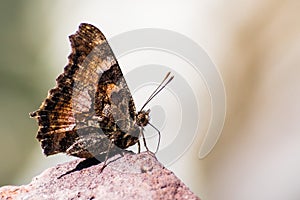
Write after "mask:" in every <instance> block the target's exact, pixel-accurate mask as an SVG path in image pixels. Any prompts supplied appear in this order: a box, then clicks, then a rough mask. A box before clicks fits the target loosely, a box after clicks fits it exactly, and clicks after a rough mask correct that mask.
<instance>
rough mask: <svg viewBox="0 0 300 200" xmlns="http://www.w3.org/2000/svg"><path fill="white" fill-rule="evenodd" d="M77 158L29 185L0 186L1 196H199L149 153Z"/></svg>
mask: <svg viewBox="0 0 300 200" xmlns="http://www.w3.org/2000/svg"><path fill="white" fill-rule="evenodd" d="M102 166H103V164H102V163H100V162H99V161H98V160H97V159H78V160H75V161H71V162H67V163H63V164H59V165H57V166H56V167H52V168H49V169H47V170H45V171H44V172H43V173H41V174H40V175H39V176H37V177H35V178H33V180H32V182H31V183H30V184H28V185H22V186H4V187H1V188H0V198H1V199H30V200H31V199H39V200H40V199H55V200H56V199H118V200H119V199H127V200H129V199H139V200H140V199H162V200H166V199H172V200H173V199H189V200H190V199H198V200H200V199H199V198H198V197H197V196H195V194H193V193H192V192H191V191H190V190H189V189H188V187H187V186H185V185H184V184H183V183H182V182H181V181H180V180H179V179H178V178H177V177H176V176H175V175H174V174H173V172H171V171H169V170H168V169H166V168H165V167H164V166H163V165H162V164H160V163H159V162H158V161H157V159H156V158H155V156H154V155H153V154H152V153H150V152H143V153H140V154H132V153H129V152H127V153H124V154H123V155H120V154H118V155H115V156H113V157H111V158H110V159H109V160H108V162H107V166H106V167H105V168H104V169H103V171H102V172H101V170H102Z"/></svg>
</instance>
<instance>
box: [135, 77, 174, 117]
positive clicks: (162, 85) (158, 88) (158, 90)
mask: <svg viewBox="0 0 300 200" xmlns="http://www.w3.org/2000/svg"><path fill="white" fill-rule="evenodd" d="M170 74H171V72H168V73H167V75H166V76H165V78H164V79H163V80H162V82H161V83H160V84H159V86H158V87H157V88H156V89H155V90H154V91H153V92H152V94H151V95H150V97H149V98H148V100H147V101H146V102H145V104H144V105H143V107H142V108H141V110H140V111H142V110H143V109H144V108H145V106H146V105H147V104H148V103H149V102H150V101H151V100H152V99H153V98H154V97H155V96H156V95H157V94H158V93H159V92H160V91H161V90H162V89H164V88H165V87H166V86H167V85H168V84H169V83H170V82H171V81H172V80H173V78H174V76H171V77H170V78H169V79H168V77H169V76H170ZM166 80H167V82H165V81H166Z"/></svg>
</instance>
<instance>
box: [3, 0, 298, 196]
mask: <svg viewBox="0 0 300 200" xmlns="http://www.w3.org/2000/svg"><path fill="white" fill-rule="evenodd" d="M299 8H300V2H299V1H296V0H289V1H280V0H265V1H257V0H256V1H250V0H245V1H236V0H228V1H221V0H216V1H208V0H204V1H196V0H187V1H171V0H165V1H158V0H152V1H145V0H139V1H138V0H132V1H116V0H112V1H88V2H87V1H71V0H59V1H58V0H52V1H38V0H28V1H26V2H25V1H16V0H10V1H1V2H0V185H1V186H2V185H8V184H26V183H28V182H29V181H30V180H31V178H33V177H34V176H35V175H37V174H39V173H40V172H42V171H43V170H44V169H46V168H47V167H49V166H54V165H55V164H56V163H59V162H65V161H67V160H69V159H73V158H69V157H67V156H63V155H57V156H52V157H49V158H45V157H44V156H43V155H42V153H41V149H40V146H39V144H38V142H37V141H36V140H35V135H36V130H37V125H36V122H35V120H32V119H30V118H29V116H28V113H29V112H30V111H33V110H35V109H37V107H38V106H39V105H40V103H41V102H42V100H43V99H44V98H45V97H46V95H47V91H48V89H50V88H51V87H53V86H54V84H55V82H54V80H55V78H56V76H57V75H58V74H59V73H61V71H62V67H63V66H65V65H66V62H67V55H68V54H69V52H70V47H69V41H68V39H67V37H68V35H70V34H71V33H74V31H75V30H76V29H77V27H78V24H79V23H80V22H92V23H93V24H95V25H96V26H98V27H101V29H102V30H104V33H105V34H106V36H107V37H108V38H109V37H111V36H113V35H117V34H119V33H122V32H125V31H130V30H133V29H137V28H163V29H169V30H173V31H176V32H178V33H181V34H184V35H186V36H187V37H189V38H191V39H193V40H194V41H195V42H197V43H198V44H199V45H200V46H202V47H203V48H204V49H205V50H206V51H207V53H208V55H209V56H210V57H211V58H212V60H213V61H214V63H216V65H217V66H218V68H219V70H220V73H221V75H222V78H223V80H224V84H225V87H226V95H227V116H226V121H225V125H224V129H223V132H222V135H221V137H220V140H219V141H218V143H217V145H216V146H215V148H214V149H213V151H212V152H211V154H209V156H207V157H206V158H205V159H203V160H200V159H198V158H197V157H195V158H194V159H193V160H185V159H184V158H182V159H180V160H178V163H180V164H177V165H176V163H175V164H174V165H173V166H170V168H171V169H172V170H173V171H174V172H175V174H176V175H178V176H179V177H180V178H181V179H182V180H183V181H184V182H185V183H186V184H187V185H188V186H189V187H190V188H191V189H192V191H194V192H195V193H196V194H197V195H198V196H200V197H201V198H202V199H203V200H219V199H231V200H248V199H249V200H250V199H251V200H252V199H264V200H265V199H272V200H275V199H278V200H279V199H287V200H298V199H299V198H300V190H299V185H300V170H299V169H300V134H299V130H300V123H299V119H300V105H299V102H300V78H299V75H300V59H299V53H300V23H299V19H300V13H299ZM195 149H196V150H197V144H195V145H194V149H191V150H190V151H189V152H187V153H192V152H196V150H195ZM188 168H189V169H190V168H193V169H194V170H187V169H188Z"/></svg>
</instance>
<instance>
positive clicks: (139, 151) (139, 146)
mask: <svg viewBox="0 0 300 200" xmlns="http://www.w3.org/2000/svg"><path fill="white" fill-rule="evenodd" d="M137 143H138V153H141V143H140V141H138V142H137Z"/></svg>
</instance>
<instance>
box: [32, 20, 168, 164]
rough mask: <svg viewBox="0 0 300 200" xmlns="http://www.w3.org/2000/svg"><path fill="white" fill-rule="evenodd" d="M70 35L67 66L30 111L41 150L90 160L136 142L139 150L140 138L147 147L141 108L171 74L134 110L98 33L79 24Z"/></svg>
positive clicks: (144, 115) (145, 116) (145, 113)
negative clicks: (37, 127)
mask: <svg viewBox="0 0 300 200" xmlns="http://www.w3.org/2000/svg"><path fill="white" fill-rule="evenodd" d="M69 39H70V42H71V46H72V52H71V54H70V55H69V57H68V58H69V63H68V65H67V66H66V67H65V69H64V72H63V73H62V74H61V75H59V76H58V78H57V79H56V81H57V85H56V87H54V88H53V89H51V90H50V91H49V93H48V97H47V98H46V99H45V100H44V102H43V103H42V105H41V106H40V108H39V109H38V110H37V111H35V112H32V113H30V116H31V117H34V118H36V119H37V120H38V124H39V130H38V134H37V139H38V140H39V141H40V142H41V146H42V148H43V150H44V153H45V154H46V155H47V156H48V155H52V154H56V153H60V152H63V153H66V154H68V155H72V156H76V157H80V158H91V157H94V156H98V155H101V154H107V156H108V152H109V151H110V150H111V149H114V148H121V149H126V148H128V147H129V146H131V145H134V144H136V143H138V147H139V148H138V149H139V151H140V142H139V137H140V136H143V141H144V145H145V147H146V149H147V150H148V147H147V145H146V142H145V138H144V135H143V127H144V126H146V125H147V124H150V123H149V112H150V110H147V111H144V110H143V108H144V107H145V106H146V104H147V103H148V102H149V101H150V100H151V99H152V98H153V97H154V96H155V95H156V94H157V93H159V92H160V91H161V90H162V89H163V88H164V87H165V86H166V85H167V84H168V83H169V82H170V81H171V80H172V79H173V76H171V77H169V75H170V73H168V74H167V75H166V77H165V78H164V80H163V81H162V82H161V84H160V85H159V86H158V88H157V89H156V90H155V91H154V92H153V93H152V95H151V96H150V97H149V99H148V100H147V101H146V103H145V104H144V106H143V107H142V109H141V110H140V111H139V112H136V109H135V105H134V102H133V99H132V96H131V93H130V91H129V88H128V86H127V84H126V81H125V79H124V76H123V74H122V71H121V69H120V67H119V65H118V62H117V59H116V57H115V56H114V54H113V52H112V50H111V48H110V46H109V44H108V42H107V41H106V39H105V37H104V35H103V34H102V33H101V31H100V30H99V29H97V28H96V27H95V26H93V25H90V24H86V23H82V24H80V26H79V30H78V31H77V32H76V33H75V34H73V35H71V36H70V37H69ZM150 125H151V124H150ZM151 126H153V125H151ZM153 127H154V126H153ZM154 128H155V127H154ZM155 129H156V128H155ZM156 130H157V129H156ZM159 136H160V135H159ZM107 156H106V160H107ZM106 160H105V161H106ZM104 165H105V164H104Z"/></svg>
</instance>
